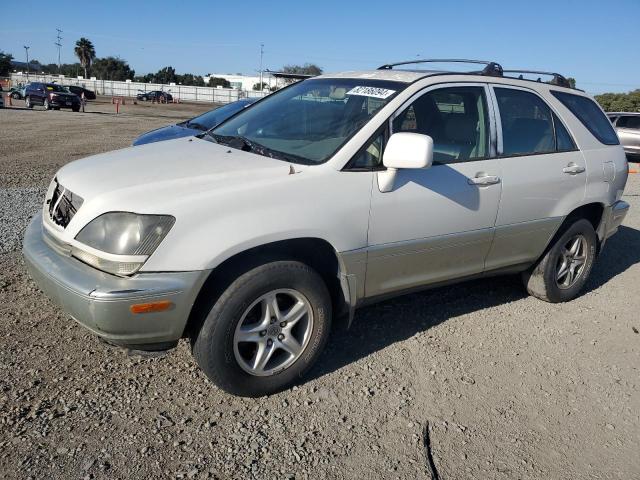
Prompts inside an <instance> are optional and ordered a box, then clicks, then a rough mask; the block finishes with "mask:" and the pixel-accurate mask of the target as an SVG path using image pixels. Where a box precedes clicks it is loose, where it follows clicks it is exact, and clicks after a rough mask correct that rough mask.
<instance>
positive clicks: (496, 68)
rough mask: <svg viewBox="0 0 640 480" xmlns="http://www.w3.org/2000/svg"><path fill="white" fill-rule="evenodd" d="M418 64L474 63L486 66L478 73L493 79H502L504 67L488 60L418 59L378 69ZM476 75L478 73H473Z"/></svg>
mask: <svg viewBox="0 0 640 480" xmlns="http://www.w3.org/2000/svg"><path fill="white" fill-rule="evenodd" d="M416 63H474V64H479V65H484V66H485V67H484V68H483V69H482V70H481V71H480V72H477V73H479V74H480V75H488V76H492V77H501V76H502V67H501V66H500V64H499V63H496V62H489V61H486V60H466V59H460V58H428V59H418V60H407V61H405V62H397V63H387V64H385V65H381V66H380V67H378V70H392V69H393V67H399V66H400V65H413V64H416ZM473 73H476V72H473Z"/></svg>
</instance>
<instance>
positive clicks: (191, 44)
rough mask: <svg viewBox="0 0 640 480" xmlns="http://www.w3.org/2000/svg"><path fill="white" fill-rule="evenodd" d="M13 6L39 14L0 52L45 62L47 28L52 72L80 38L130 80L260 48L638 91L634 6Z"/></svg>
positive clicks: (256, 61)
mask: <svg viewBox="0 0 640 480" xmlns="http://www.w3.org/2000/svg"><path fill="white" fill-rule="evenodd" d="M18 3H19V4H20V6H21V11H23V12H30V11H32V12H41V14H38V15H26V14H25V15H21V16H19V17H15V19H16V21H15V22H9V21H6V19H5V21H3V22H2V25H1V26H0V50H2V51H5V52H8V53H11V54H12V55H13V56H14V57H15V58H16V59H17V60H21V61H24V60H25V51H24V48H23V46H24V45H28V46H30V50H29V57H30V58H31V59H33V58H35V59H37V60H39V61H40V62H41V63H56V62H57V55H58V54H57V47H56V46H55V45H54V43H55V41H56V39H55V37H56V34H57V32H56V27H58V28H61V29H62V30H63V33H62V37H63V39H62V45H63V46H62V58H61V60H62V63H72V62H75V61H77V59H76V58H75V57H74V54H73V46H74V44H75V41H76V40H77V39H79V38H80V37H87V38H89V39H90V40H91V41H92V42H93V44H94V46H95V49H96V54H97V56H98V57H105V56H109V55H112V56H118V57H120V58H122V59H124V60H126V61H127V62H128V63H129V65H130V66H131V68H133V69H135V71H136V74H144V73H149V72H155V71H157V70H159V69H160V68H162V67H164V66H167V65H171V66H173V67H174V68H175V69H176V71H177V72H178V73H194V74H199V75H204V74H207V73H244V74H256V72H257V71H258V70H259V68H260V44H261V43H264V57H263V65H264V68H265V69H266V68H269V69H271V70H279V69H281V67H282V66H283V65H285V64H303V63H306V62H311V63H316V64H317V65H319V66H320V67H322V68H323V69H324V71H325V72H335V71H344V70H364V69H371V68H375V67H377V66H379V65H381V64H384V63H388V62H393V61H402V60H411V59H416V58H475V59H481V60H492V61H497V62H498V63H500V64H501V65H502V66H503V67H504V68H505V69H507V68H521V69H536V70H538V69H539V70H550V71H557V72H559V73H561V74H563V75H565V76H567V77H574V78H575V79H576V80H577V86H578V88H582V89H584V90H586V91H588V92H590V93H602V92H606V91H611V92H624V91H629V90H633V89H636V88H640V61H639V60H640V55H639V54H638V51H639V50H638V28H639V27H638V20H639V19H640V0H600V1H596V0H553V1H551V0H535V1H531V0H528V1H524V0H483V1H480V0H478V1H472V0H449V1H447V0H437V1H436V0H423V1H414V2H403V1H388V0H387V1H374V0H371V1H366V2H365V1H346V0H342V1H334V0H322V1H318V0H311V1H305V0H299V1H295V2H293V1H291V2H284V1H277V0H271V1H269V2H264V1H262V2H257V1H253V0H244V1H239V2H226V5H223V4H222V2H213V1H203V0H200V1H190V0H183V1H181V2H176V1H175V0H174V1H170V2H168V1H167V2H165V1H164V0H154V1H153V2H144V1H138V2H130V1H129V2H127V1H120V0H110V1H106V2H81V3H78V1H77V0H74V1H66V0H56V1H55V2H53V3H52V2H51V1H47V2H35V1H30V0H21V1H20V2H18ZM54 7H55V8H54ZM51 10H53V12H54V13H51V14H48V13H47V12H48V11H49V12H50V11H51ZM19 18H22V19H24V18H28V21H26V22H25V21H21V20H19ZM56 22H57V23H56Z"/></svg>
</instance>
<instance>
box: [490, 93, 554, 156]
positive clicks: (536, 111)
mask: <svg viewBox="0 0 640 480" xmlns="http://www.w3.org/2000/svg"><path fill="white" fill-rule="evenodd" d="M494 91H495V93H496V99H497V100H498V107H499V109H500V122H501V124H502V154H503V155H505V156H511V155H532V154H536V153H549V152H554V151H555V150H556V141H555V134H554V128H553V120H552V113H551V108H549V106H548V105H547V104H546V103H544V102H543V101H542V99H541V98H540V97H538V96H537V95H534V94H533V93H529V92H525V91H522V90H516V89H513V88H495V87H494Z"/></svg>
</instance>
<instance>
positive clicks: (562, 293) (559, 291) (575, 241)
mask: <svg viewBox="0 0 640 480" xmlns="http://www.w3.org/2000/svg"><path fill="white" fill-rule="evenodd" d="M596 246H597V237H596V232H595V230H594V229H593V225H591V222H589V221H588V220H585V219H580V220H577V221H575V222H574V223H572V224H570V225H569V226H568V227H566V228H565V229H564V231H563V232H562V233H561V234H560V235H558V236H557V238H556V240H555V243H554V244H553V246H552V247H551V248H550V249H549V250H548V251H547V253H546V254H545V255H544V256H543V257H542V258H541V259H540V260H539V261H538V263H537V264H536V265H535V266H534V268H533V269H531V270H528V271H526V272H524V273H523V274H522V280H523V282H524V284H525V286H526V288H527V291H528V292H529V294H531V295H533V296H534V297H537V298H539V299H541V300H544V301H546V302H551V303H558V302H567V301H569V300H573V299H574V298H576V297H577V296H578V294H579V293H580V291H581V290H582V288H583V287H584V284H585V283H586V282H587V279H588V278H589V274H590V273H591V269H592V267H593V263H594V261H595V258H596Z"/></svg>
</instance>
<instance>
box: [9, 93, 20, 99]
mask: <svg viewBox="0 0 640 480" xmlns="http://www.w3.org/2000/svg"><path fill="white" fill-rule="evenodd" d="M11 98H13V99H15V100H20V94H19V93H18V92H13V93H12V94H11Z"/></svg>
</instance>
